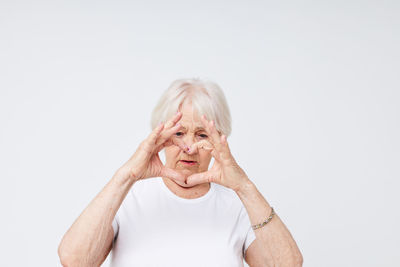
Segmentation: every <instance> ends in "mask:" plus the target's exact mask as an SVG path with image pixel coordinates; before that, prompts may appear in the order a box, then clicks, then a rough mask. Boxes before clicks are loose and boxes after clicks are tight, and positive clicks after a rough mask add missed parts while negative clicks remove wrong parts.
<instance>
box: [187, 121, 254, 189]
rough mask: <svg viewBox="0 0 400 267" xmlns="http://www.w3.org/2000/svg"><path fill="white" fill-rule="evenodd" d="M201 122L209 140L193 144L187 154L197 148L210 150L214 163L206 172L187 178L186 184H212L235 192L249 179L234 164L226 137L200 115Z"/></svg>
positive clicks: (212, 122)
mask: <svg viewBox="0 0 400 267" xmlns="http://www.w3.org/2000/svg"><path fill="white" fill-rule="evenodd" d="M201 122H202V124H203V126H204V129H205V130H206V132H207V134H208V136H209V138H208V139H207V141H201V142H198V143H196V144H193V146H192V147H191V148H190V151H189V152H188V153H190V154H191V153H193V152H195V151H196V149H198V148H204V149H210V150H211V155H212V156H213V157H214V159H215V161H214V165H213V166H212V167H211V169H209V170H208V171H205V172H202V173H194V174H192V175H190V176H188V177H187V179H186V183H187V184H188V185H191V186H193V185H196V184H202V183H209V182H213V183H217V184H220V185H223V186H225V187H228V188H231V189H233V190H235V191H237V190H238V189H239V188H240V187H241V186H242V185H243V184H244V183H246V182H247V181H248V180H249V178H248V177H247V175H246V173H245V172H244V171H243V169H242V168H240V166H239V165H238V164H237V163H236V160H235V159H234V158H233V156H232V154H231V151H230V149H229V145H228V142H227V139H226V136H225V135H220V133H219V132H218V131H217V129H216V128H215V124H214V121H208V120H207V119H206V117H205V115H202V116H201Z"/></svg>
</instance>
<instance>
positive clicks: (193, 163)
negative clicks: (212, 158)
mask: <svg viewBox="0 0 400 267" xmlns="http://www.w3.org/2000/svg"><path fill="white" fill-rule="evenodd" d="M179 162H181V163H183V164H186V165H195V164H197V161H194V160H180V161H179Z"/></svg>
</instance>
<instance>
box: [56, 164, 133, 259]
mask: <svg viewBox="0 0 400 267" xmlns="http://www.w3.org/2000/svg"><path fill="white" fill-rule="evenodd" d="M133 184H134V181H133V180H132V179H129V178H127V176H126V175H124V174H123V172H122V171H121V170H118V171H117V172H116V173H115V174H114V176H113V177H112V179H111V180H110V181H109V182H108V183H107V184H106V186H105V187H104V188H103V189H102V191H100V192H99V193H98V194H97V196H96V197H95V198H94V199H93V200H92V201H91V202H90V203H89V205H88V206H87V207H86V208H85V209H84V210H83V212H82V213H81V214H80V216H79V217H78V218H77V219H76V220H75V222H74V223H73V224H72V226H71V227H70V228H69V229H68V231H67V232H66V233H65V235H64V237H63V239H62V241H61V243H60V245H59V248H58V253H59V256H60V258H61V261H66V262H74V264H75V263H77V265H79V266H90V265H92V266H93V265H94V264H95V263H97V262H98V261H99V260H101V258H103V257H104V255H103V254H104V253H105V251H107V249H108V247H109V245H110V227H111V226H112V221H113V219H114V217H115V214H116V213H117V211H118V209H119V207H120V206H121V203H122V201H123V200H124V198H125V196H126V195H127V193H128V192H129V189H130V188H131V187H132V185H133Z"/></svg>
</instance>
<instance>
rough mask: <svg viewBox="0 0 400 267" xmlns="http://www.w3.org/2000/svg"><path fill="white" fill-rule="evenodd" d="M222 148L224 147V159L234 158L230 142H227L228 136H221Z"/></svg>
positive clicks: (222, 154)
mask: <svg viewBox="0 0 400 267" xmlns="http://www.w3.org/2000/svg"><path fill="white" fill-rule="evenodd" d="M221 146H222V148H223V149H222V153H221V156H222V157H223V158H224V159H228V158H230V157H231V156H232V154H231V149H230V148H229V144H228V141H227V137H226V135H224V134H223V135H221Z"/></svg>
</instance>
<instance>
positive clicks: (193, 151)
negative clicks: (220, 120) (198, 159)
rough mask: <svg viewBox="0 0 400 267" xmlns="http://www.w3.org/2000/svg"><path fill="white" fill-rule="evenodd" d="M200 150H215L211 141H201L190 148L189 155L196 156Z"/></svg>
mask: <svg viewBox="0 0 400 267" xmlns="http://www.w3.org/2000/svg"><path fill="white" fill-rule="evenodd" d="M199 149H204V150H208V151H211V150H212V149H214V148H213V145H212V144H211V143H210V142H209V141H207V140H201V141H198V142H196V143H194V144H192V145H191V146H190V148H189V150H188V151H187V153H188V154H189V155H191V154H196V153H197V152H198V151H199Z"/></svg>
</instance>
